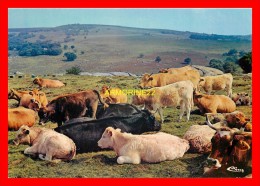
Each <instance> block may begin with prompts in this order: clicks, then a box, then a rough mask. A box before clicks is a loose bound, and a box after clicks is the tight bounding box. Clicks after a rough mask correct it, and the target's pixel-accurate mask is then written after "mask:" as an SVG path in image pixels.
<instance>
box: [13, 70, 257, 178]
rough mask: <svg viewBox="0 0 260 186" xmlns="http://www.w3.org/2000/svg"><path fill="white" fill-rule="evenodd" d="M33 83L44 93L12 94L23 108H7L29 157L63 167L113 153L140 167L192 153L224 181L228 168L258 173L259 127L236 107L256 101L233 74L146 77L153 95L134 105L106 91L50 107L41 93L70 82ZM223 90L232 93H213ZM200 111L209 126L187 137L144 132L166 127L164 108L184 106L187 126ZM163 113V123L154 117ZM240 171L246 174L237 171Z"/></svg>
mask: <svg viewBox="0 0 260 186" xmlns="http://www.w3.org/2000/svg"><path fill="white" fill-rule="evenodd" d="M33 83H34V84H37V85H39V87H40V89H33V90H24V91H21V90H15V89H11V90H10V91H9V93H8V99H15V100H17V101H18V105H19V106H18V107H17V108H9V109H8V129H9V130H17V135H16V138H15V139H14V141H13V142H14V144H15V145H19V144H29V145H30V147H28V148H26V149H25V150H24V153H25V154H29V155H34V156H38V157H39V158H40V159H43V160H48V161H54V160H55V161H56V160H58V161H59V160H71V159H72V158H73V157H75V155H76V152H77V153H82V152H91V151H99V150H101V149H103V148H105V149H107V148H112V149H113V150H114V151H115V152H116V154H117V156H118V158H117V162H118V163H119V164H123V163H133V164H139V163H140V162H141V161H145V162H161V161H165V160H173V159H176V158H179V157H182V156H183V155H184V154H185V153H186V152H187V151H190V152H196V153H203V154H206V153H208V154H209V157H208V162H213V164H214V165H213V166H211V167H210V168H205V173H204V176H205V177H211V176H214V175H216V172H217V174H218V175H220V176H225V175H224V174H222V173H223V172H226V170H229V169H234V170H231V172H232V171H233V172H237V173H240V175H239V176H238V177H241V176H247V175H248V174H251V168H250V167H251V165H250V163H251V153H252V124H251V123H250V122H249V119H248V118H247V117H246V116H245V115H244V114H243V113H242V112H240V111H236V107H237V106H239V105H250V104H251V103H252V102H251V99H250V97H249V96H248V94H246V93H236V94H232V83H233V76H232V75H231V74H223V75H217V76H206V77H200V74H199V72H198V71H197V70H195V69H193V68H192V67H191V66H185V67H182V68H170V69H162V70H160V71H159V73H158V74H144V75H143V77H142V78H141V80H140V85H139V87H140V88H142V89H145V90H146V91H148V92H153V94H141V93H140V94H136V95H133V96H132V97H131V104H129V102H130V100H128V95H127V94H124V93H123V92H122V91H121V94H115V92H119V91H120V89H119V88H111V87H109V86H106V85H104V86H103V87H102V89H101V90H100V91H97V90H85V91H81V92H77V93H71V94H64V95H60V96H57V97H55V98H54V99H52V100H51V101H48V99H47V97H46V94H45V93H44V92H43V91H42V90H43V89H44V88H59V87H62V86H66V83H62V82H61V81H59V80H50V79H42V78H36V79H34V80H33ZM202 90H204V91H205V92H206V94H204V93H202ZM219 90H225V91H226V92H227V95H214V94H213V95H212V93H213V91H219ZM194 105H195V106H197V107H198V108H199V110H200V112H201V114H204V115H205V116H206V124H207V125H192V126H191V127H190V128H189V129H188V131H186V133H185V135H184V136H183V138H180V137H177V136H174V135H170V134H167V133H163V132H158V133H156V134H142V133H144V132H149V131H159V130H160V129H161V123H163V122H164V117H163V109H164V108H166V107H171V108H176V107H179V108H180V114H179V121H180V120H181V119H182V116H183V115H184V114H185V113H186V116H187V120H189V119H190V113H191V110H192V109H193V107H194ZM140 106H142V107H143V109H140ZM157 112H158V114H159V115H160V118H161V123H159V122H158V121H157V120H156V119H155V117H154V114H155V113H157ZM38 117H39V124H41V125H44V123H46V122H48V121H51V122H53V123H57V124H58V127H57V128H55V129H54V130H52V129H48V128H44V127H35V126H33V125H34V124H35V123H36V122H37V118H38ZM212 121H214V124H212V123H211V122H212ZM140 134H142V135H140ZM230 167H231V168H230ZM223 169H225V170H224V171H223ZM240 169H242V170H243V171H240V172H239V171H236V170H240Z"/></svg>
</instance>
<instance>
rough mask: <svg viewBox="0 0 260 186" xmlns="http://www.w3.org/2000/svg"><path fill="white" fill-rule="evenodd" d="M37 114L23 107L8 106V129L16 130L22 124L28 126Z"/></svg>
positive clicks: (33, 122)
mask: <svg viewBox="0 0 260 186" xmlns="http://www.w3.org/2000/svg"><path fill="white" fill-rule="evenodd" d="M36 117H37V114H36V113H35V111H33V110H31V109H27V108H24V107H17V108H8V130H18V129H19V128H20V127H21V126H22V125H27V126H29V127H31V126H33V125H34V124H35V122H36Z"/></svg>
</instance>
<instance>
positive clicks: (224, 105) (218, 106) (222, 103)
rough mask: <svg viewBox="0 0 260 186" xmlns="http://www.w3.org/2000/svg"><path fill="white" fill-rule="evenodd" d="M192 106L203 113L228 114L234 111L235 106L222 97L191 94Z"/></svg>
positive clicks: (232, 102)
mask: <svg viewBox="0 0 260 186" xmlns="http://www.w3.org/2000/svg"><path fill="white" fill-rule="evenodd" d="M193 100H194V104H195V105H196V106H197V107H198V108H199V109H200V112H201V113H202V114H204V113H214V114H215V113H230V112H233V111H235V110H236V104H235V103H234V101H232V99H231V98H229V97H228V96H224V95H206V94H202V93H198V92H196V91H194V92H193Z"/></svg>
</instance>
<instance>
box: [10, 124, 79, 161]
mask: <svg viewBox="0 0 260 186" xmlns="http://www.w3.org/2000/svg"><path fill="white" fill-rule="evenodd" d="M13 142H14V144H15V145H19V144H29V145H31V147H28V148H26V149H25V150H24V154H28V155H33V156H35V155H38V156H39V158H40V159H42V160H47V161H52V160H54V159H57V160H58V161H59V160H64V161H67V160H71V159H72V158H73V157H74V156H75V155H76V146H75V143H74V142H73V141H72V140H71V139H70V138H68V137H67V136H65V135H63V134H59V133H57V132H55V131H53V130H51V129H47V128H39V127H31V128H29V127H28V126H25V125H23V126H21V127H20V129H19V130H18V131H17V135H16V138H15V139H14V141H13Z"/></svg>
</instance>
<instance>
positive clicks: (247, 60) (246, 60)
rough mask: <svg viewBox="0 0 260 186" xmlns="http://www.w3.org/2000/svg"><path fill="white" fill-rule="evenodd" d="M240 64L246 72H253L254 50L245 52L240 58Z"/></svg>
mask: <svg viewBox="0 0 260 186" xmlns="http://www.w3.org/2000/svg"><path fill="white" fill-rule="evenodd" d="M238 64H239V66H240V67H241V68H242V69H243V70H244V72H245V73H250V72H252V52H249V53H247V54H245V55H244V56H243V57H241V58H240V59H239V60H238Z"/></svg>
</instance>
